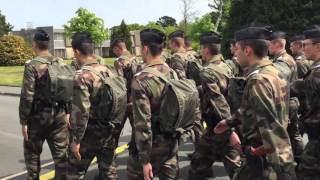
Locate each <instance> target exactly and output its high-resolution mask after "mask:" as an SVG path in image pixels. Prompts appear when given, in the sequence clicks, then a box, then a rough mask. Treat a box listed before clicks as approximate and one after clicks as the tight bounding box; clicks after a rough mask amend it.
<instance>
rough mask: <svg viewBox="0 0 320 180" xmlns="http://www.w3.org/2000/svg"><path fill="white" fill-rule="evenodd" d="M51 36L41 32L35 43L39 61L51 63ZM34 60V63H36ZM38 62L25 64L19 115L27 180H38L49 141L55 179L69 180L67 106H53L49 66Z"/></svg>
mask: <svg viewBox="0 0 320 180" xmlns="http://www.w3.org/2000/svg"><path fill="white" fill-rule="evenodd" d="M49 41H50V38H49V35H48V34H47V33H46V32H45V31H43V30H38V31H37V32H36V33H35V35H34V39H33V43H32V44H33V49H34V51H35V54H36V55H37V57H36V58H42V59H46V60H47V61H48V62H49V61H50V60H51V59H52V55H51V54H50V53H49V51H48V48H49ZM36 58H35V59H36ZM35 59H33V60H31V61H28V62H26V65H25V70H24V76H23V84H22V90H21V97H20V105H19V115H20V124H21V126H22V133H23V136H24V143H23V146H24V158H25V163H26V169H27V179H30V180H36V179H39V172H40V154H41V152H42V145H43V143H44V141H45V140H46V141H47V142H48V145H49V148H50V150H51V154H52V158H53V160H54V163H55V179H66V165H67V156H66V153H67V148H68V142H69V141H68V127H67V124H68V115H67V114H66V113H69V112H66V107H67V106H66V105H65V104H56V102H53V99H52V94H51V93H50V92H51V89H50V88H51V83H50V78H49V73H48V65H47V64H43V63H41V62H39V61H36V60H35Z"/></svg>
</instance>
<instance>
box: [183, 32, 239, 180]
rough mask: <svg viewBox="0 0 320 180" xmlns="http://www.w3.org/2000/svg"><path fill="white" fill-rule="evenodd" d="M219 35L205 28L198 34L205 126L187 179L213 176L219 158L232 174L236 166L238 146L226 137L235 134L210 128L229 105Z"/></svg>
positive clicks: (226, 113) (227, 75) (227, 112)
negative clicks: (205, 30)
mask: <svg viewBox="0 0 320 180" xmlns="http://www.w3.org/2000/svg"><path fill="white" fill-rule="evenodd" d="M220 41H221V39H220V37H219V35H217V34H216V33H213V32H208V33H204V34H202V35H201V38H200V44H201V53H202V59H203V62H204V69H203V70H202V71H201V73H200V77H201V81H202V85H201V86H202V91H203V92H202V93H201V97H200V98H201V110H202V117H203V119H204V121H205V122H206V124H207V129H206V130H205V133H204V135H203V136H202V137H201V139H200V142H199V143H198V144H197V146H196V148H195V152H194V153H193V155H192V157H191V164H190V166H191V169H190V171H189V179H190V180H191V179H207V178H213V171H212V165H213V163H214V162H215V161H222V162H223V163H224V166H225V168H226V170H227V172H228V174H229V176H230V177H231V178H232V177H233V174H234V172H235V171H236V169H237V168H239V167H240V148H239V146H238V148H236V147H235V146H233V144H231V142H230V141H229V138H230V137H231V136H235V133H234V132H233V131H227V132H225V133H224V134H221V135H217V134H215V133H214V132H213V128H214V127H215V126H216V124H217V123H218V122H219V121H220V120H222V119H226V118H229V117H230V116H231V114H230V107H229V104H228V103H227V100H226V98H225V96H226V94H227V86H228V80H229V78H230V77H231V76H232V74H231V71H230V69H229V67H228V66H227V65H226V64H225V63H224V62H223V61H222V59H221V57H222V56H221V54H220Z"/></svg>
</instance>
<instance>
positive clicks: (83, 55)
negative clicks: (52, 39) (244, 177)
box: [71, 32, 94, 61]
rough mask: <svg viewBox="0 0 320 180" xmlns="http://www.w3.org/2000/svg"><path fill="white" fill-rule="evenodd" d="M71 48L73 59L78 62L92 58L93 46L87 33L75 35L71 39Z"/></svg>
mask: <svg viewBox="0 0 320 180" xmlns="http://www.w3.org/2000/svg"><path fill="white" fill-rule="evenodd" d="M71 46H72V49H73V52H74V57H75V58H76V59H77V60H78V61H83V60H85V59H87V58H88V57H92V56H93V52H94V44H93V40H92V39H91V35H90V34H89V33H88V32H81V33H76V34H74V35H73V37H72V42H71Z"/></svg>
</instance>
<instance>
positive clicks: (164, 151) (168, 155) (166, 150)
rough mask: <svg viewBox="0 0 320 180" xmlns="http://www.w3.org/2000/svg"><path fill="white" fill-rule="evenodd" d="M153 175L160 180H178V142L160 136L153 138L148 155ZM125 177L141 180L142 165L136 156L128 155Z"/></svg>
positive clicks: (131, 179) (130, 179)
mask: <svg viewBox="0 0 320 180" xmlns="http://www.w3.org/2000/svg"><path fill="white" fill-rule="evenodd" d="M150 161H151V162H150V163H151V165H152V170H153V175H154V176H158V177H159V179H160V180H169V179H170V180H172V179H178V176H179V163H178V141H177V139H175V138H165V137H163V136H161V135H159V136H156V137H154V138H153V143H152V152H151V155H150ZM127 177H128V179H129V180H143V179H144V176H143V168H142V163H141V161H139V159H138V155H137V154H135V155H132V154H131V155H130V156H129V159H128V162H127Z"/></svg>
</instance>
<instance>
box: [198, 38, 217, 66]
mask: <svg viewBox="0 0 320 180" xmlns="http://www.w3.org/2000/svg"><path fill="white" fill-rule="evenodd" d="M220 43H221V37H220V36H219V35H218V34H217V33H215V32H206V33H202V34H201V35H200V52H201V56H202V59H203V60H210V59H211V58H212V57H213V56H214V55H218V54H220V52H221V44H220Z"/></svg>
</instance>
